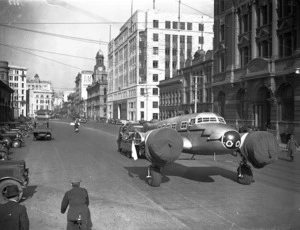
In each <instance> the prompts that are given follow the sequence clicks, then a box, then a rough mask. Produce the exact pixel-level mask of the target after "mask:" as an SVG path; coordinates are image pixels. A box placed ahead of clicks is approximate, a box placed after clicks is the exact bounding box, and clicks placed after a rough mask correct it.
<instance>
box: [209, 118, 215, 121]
mask: <svg viewBox="0 0 300 230" xmlns="http://www.w3.org/2000/svg"><path fill="white" fill-rule="evenodd" d="M209 121H217V118H215V117H210V118H209Z"/></svg>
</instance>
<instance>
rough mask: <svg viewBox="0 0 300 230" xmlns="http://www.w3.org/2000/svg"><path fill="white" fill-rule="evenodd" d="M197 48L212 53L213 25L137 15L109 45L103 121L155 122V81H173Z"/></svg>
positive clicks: (151, 13) (202, 19)
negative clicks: (106, 118)
mask: <svg viewBox="0 0 300 230" xmlns="http://www.w3.org/2000/svg"><path fill="white" fill-rule="evenodd" d="M199 46H200V47H201V48H202V49H204V50H212V46H213V19H211V18H209V17H207V16H202V15H190V14H180V18H178V14H177V13H169V12H161V11H158V10H147V11H141V10H138V11H136V12H135V13H134V14H133V15H132V16H131V17H130V18H129V19H128V21H127V22H126V23H125V24H124V25H123V26H122V27H121V29H120V33H119V34H118V36H117V37H116V38H114V39H113V40H112V41H110V43H109V47H108V95H107V116H108V118H119V119H126V120H130V121H138V120H151V119H159V88H158V87H157V86H158V84H159V81H161V80H164V79H169V78H173V77H175V76H177V70H178V69H181V68H183V67H184V63H185V60H186V59H187V58H189V57H191V56H192V54H193V53H194V52H196V51H197V49H198V47H199Z"/></svg>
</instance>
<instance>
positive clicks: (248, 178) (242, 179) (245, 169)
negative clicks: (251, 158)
mask: <svg viewBox="0 0 300 230" xmlns="http://www.w3.org/2000/svg"><path fill="white" fill-rule="evenodd" d="M240 170H241V176H239V171H240ZM237 181H238V182H239V183H240V184H243V185H249V184H251V183H252V182H253V174H252V170H251V168H250V167H249V166H248V165H242V166H239V168H238V175H237Z"/></svg>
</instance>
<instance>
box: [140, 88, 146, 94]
mask: <svg viewBox="0 0 300 230" xmlns="http://www.w3.org/2000/svg"><path fill="white" fill-rule="evenodd" d="M140 90H141V91H140V94H141V96H144V95H145V89H144V88H141V89H140Z"/></svg>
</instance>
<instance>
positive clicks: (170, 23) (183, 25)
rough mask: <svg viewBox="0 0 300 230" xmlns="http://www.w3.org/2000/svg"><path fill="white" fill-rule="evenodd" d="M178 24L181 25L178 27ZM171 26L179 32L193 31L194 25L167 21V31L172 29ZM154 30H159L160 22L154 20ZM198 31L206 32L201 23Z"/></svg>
mask: <svg viewBox="0 0 300 230" xmlns="http://www.w3.org/2000/svg"><path fill="white" fill-rule="evenodd" d="M178 24H179V25H180V26H179V27H178ZM171 25H172V29H174V30H177V29H180V30H185V29H187V30H193V23H191V22H187V23H186V22H176V21H172V22H171V21H165V29H171ZM153 28H159V20H153ZM198 30H199V31H204V24H202V23H199V24H198Z"/></svg>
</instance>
